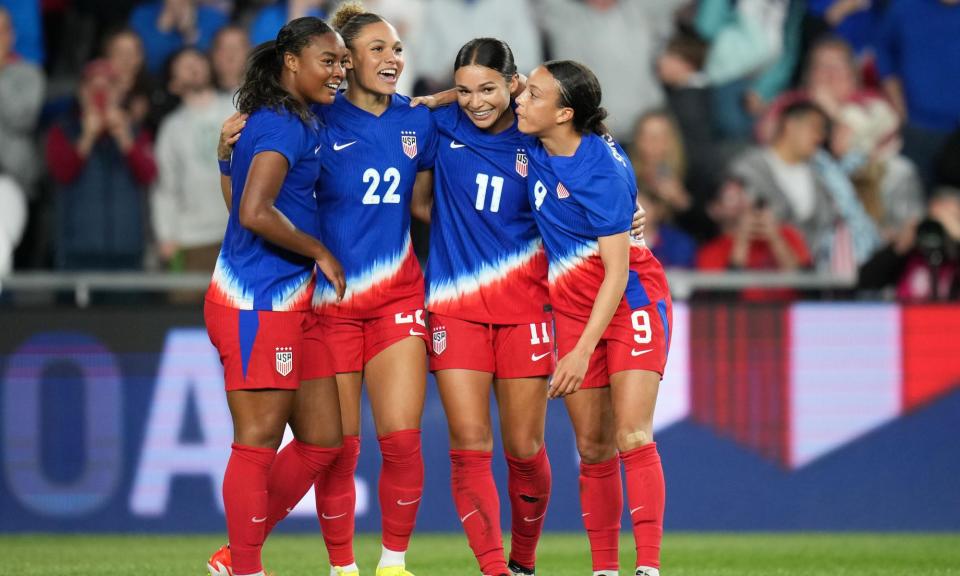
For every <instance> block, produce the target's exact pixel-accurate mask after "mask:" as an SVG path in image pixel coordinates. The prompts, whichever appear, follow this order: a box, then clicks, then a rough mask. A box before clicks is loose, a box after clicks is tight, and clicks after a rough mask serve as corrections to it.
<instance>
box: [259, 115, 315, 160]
mask: <svg viewBox="0 0 960 576" xmlns="http://www.w3.org/2000/svg"><path fill="white" fill-rule="evenodd" d="M305 132H306V130H305V129H304V126H303V124H302V122H301V121H300V119H299V118H297V117H296V116H294V115H293V114H276V113H274V114H271V115H270V116H268V117H266V118H264V122H263V124H261V129H260V130H259V131H258V133H257V136H256V142H255V143H254V145H253V155H254V156H256V155H257V154H259V153H261V152H279V153H280V154H283V156H284V158H286V159H287V165H288V168H289V167H292V166H293V165H294V164H296V163H297V159H298V158H299V157H300V155H301V153H302V150H303V146H304V144H305V142H304V138H305Z"/></svg>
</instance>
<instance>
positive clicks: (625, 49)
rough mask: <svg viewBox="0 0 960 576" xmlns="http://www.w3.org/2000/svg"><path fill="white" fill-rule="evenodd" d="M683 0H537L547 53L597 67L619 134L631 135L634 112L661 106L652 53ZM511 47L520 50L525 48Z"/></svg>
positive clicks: (670, 32)
mask: <svg viewBox="0 0 960 576" xmlns="http://www.w3.org/2000/svg"><path fill="white" fill-rule="evenodd" d="M686 3H687V0H658V1H656V2H652V1H651V2H638V1H636V0H540V4H539V5H540V6H541V8H542V9H541V10H540V11H539V12H540V14H541V17H542V19H543V25H544V29H545V31H546V33H547V36H548V39H549V43H550V46H551V51H552V54H551V57H553V58H556V59H571V60H577V61H580V62H583V63H585V64H587V65H589V66H590V68H591V69H592V70H593V71H594V72H595V73H596V75H597V78H598V79H599V80H600V84H601V85H602V86H603V106H604V108H606V109H607V111H608V112H609V113H610V116H609V117H608V118H607V120H606V121H605V123H606V124H607V127H608V128H609V129H610V131H611V132H612V133H613V135H614V137H616V138H617V139H618V140H622V141H627V140H629V139H630V130H631V129H632V128H633V119H634V118H636V117H637V115H638V114H642V113H644V112H647V111H649V110H652V109H654V108H658V107H661V106H663V103H664V95H663V89H662V87H661V86H660V83H659V82H658V81H657V77H656V66H655V65H656V59H657V56H658V55H659V52H660V47H661V46H662V45H663V44H664V43H665V42H666V40H667V39H668V38H670V37H671V36H672V35H673V31H674V20H673V18H674V13H675V12H676V11H677V9H678V8H680V7H681V6H683V5H685V4H686ZM574 24H575V26H574ZM511 45H514V44H513V42H511ZM514 48H516V53H517V55H518V56H522V55H523V54H525V53H526V50H521V49H520V47H519V46H516V45H514ZM521 69H522V70H523V71H525V72H526V71H528V69H526V68H521Z"/></svg>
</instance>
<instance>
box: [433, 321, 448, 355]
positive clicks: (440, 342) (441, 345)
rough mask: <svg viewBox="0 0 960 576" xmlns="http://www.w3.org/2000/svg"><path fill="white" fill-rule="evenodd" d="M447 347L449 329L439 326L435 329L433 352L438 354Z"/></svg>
mask: <svg viewBox="0 0 960 576" xmlns="http://www.w3.org/2000/svg"><path fill="white" fill-rule="evenodd" d="M446 349H447V329H446V328H444V327H443V326H437V327H436V328H434V329H433V353H434V354H436V355H437V356H439V355H441V354H443V351H444V350H446Z"/></svg>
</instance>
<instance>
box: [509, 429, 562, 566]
mask: <svg viewBox="0 0 960 576" xmlns="http://www.w3.org/2000/svg"><path fill="white" fill-rule="evenodd" d="M507 465H508V466H509V476H508V480H507V491H508V492H509V493H510V508H511V510H510V512H511V517H512V518H513V520H512V524H511V527H512V529H511V532H512V533H513V536H512V538H511V539H510V560H512V561H514V562H516V563H517V564H519V565H521V566H523V567H524V568H533V567H534V566H535V565H536V562H537V542H538V541H539V540H540V534H541V533H542V532H543V520H544V518H545V517H546V513H547V504H548V503H549V501H550V485H551V483H552V476H551V473H550V459H549V458H547V450H546V448H545V447H541V448H540V451H539V452H537V455H536V456H534V457H533V458H527V459H522V458H514V457H512V456H510V455H509V454H508V455H507Z"/></svg>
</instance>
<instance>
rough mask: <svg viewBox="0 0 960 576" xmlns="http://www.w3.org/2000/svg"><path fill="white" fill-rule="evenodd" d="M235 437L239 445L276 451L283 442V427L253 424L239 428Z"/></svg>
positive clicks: (259, 423) (260, 423)
mask: <svg viewBox="0 0 960 576" xmlns="http://www.w3.org/2000/svg"><path fill="white" fill-rule="evenodd" d="M235 437H236V442H237V444H240V445H242V446H255V447H257V448H273V449H274V450H276V449H277V448H279V447H280V442H281V441H282V440H283V427H282V426H274V425H271V424H270V423H262V422H253V423H249V424H246V425H244V426H243V427H240V428H238V429H237V430H236V432H235Z"/></svg>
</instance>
